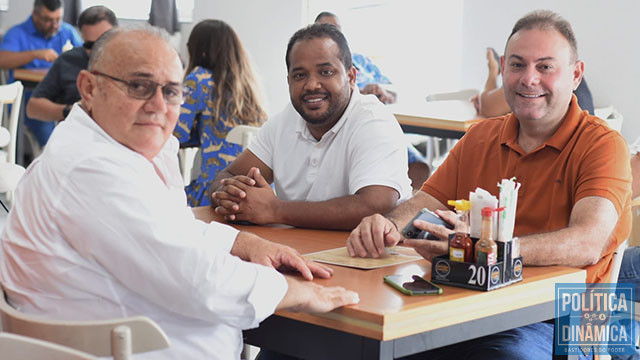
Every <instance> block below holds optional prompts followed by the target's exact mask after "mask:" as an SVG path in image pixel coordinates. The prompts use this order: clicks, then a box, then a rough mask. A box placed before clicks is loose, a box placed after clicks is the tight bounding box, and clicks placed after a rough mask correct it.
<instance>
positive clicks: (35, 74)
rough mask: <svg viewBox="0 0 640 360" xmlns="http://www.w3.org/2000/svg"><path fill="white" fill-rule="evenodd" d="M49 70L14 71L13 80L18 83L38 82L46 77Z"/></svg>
mask: <svg viewBox="0 0 640 360" xmlns="http://www.w3.org/2000/svg"><path fill="white" fill-rule="evenodd" d="M47 71H49V69H15V70H13V78H14V79H16V80H20V81H30V82H36V83H38V82H40V81H42V79H44V77H45V75H47Z"/></svg>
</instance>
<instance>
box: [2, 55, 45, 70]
mask: <svg viewBox="0 0 640 360" xmlns="http://www.w3.org/2000/svg"><path fill="white" fill-rule="evenodd" d="M34 59H36V53H35V51H0V68H3V69H15V68H19V67H21V66H24V65H26V64H28V63H30V62H32V61H33V60H34Z"/></svg>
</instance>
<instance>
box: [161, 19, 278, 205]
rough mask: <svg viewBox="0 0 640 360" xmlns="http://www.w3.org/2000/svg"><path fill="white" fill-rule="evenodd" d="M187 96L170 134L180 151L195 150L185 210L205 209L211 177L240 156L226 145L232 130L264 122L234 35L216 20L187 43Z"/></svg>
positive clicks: (254, 86)
mask: <svg viewBox="0 0 640 360" xmlns="http://www.w3.org/2000/svg"><path fill="white" fill-rule="evenodd" d="M187 50H188V52H189V64H188V66H187V70H186V76H185V81H184V85H185V88H186V91H187V96H186V97H185V102H184V104H183V105H182V109H181V111H180V119H179V121H178V124H177V125H176V128H175V130H174V135H175V136H176V137H177V138H178V140H179V141H180V146H181V147H195V146H198V147H200V148H201V152H202V165H201V167H200V175H199V176H198V177H197V178H196V179H194V180H193V181H191V183H190V184H189V185H187V187H186V188H185V191H186V193H187V200H188V203H189V205H190V206H204V205H209V204H210V199H209V198H208V196H207V189H208V188H209V184H210V182H211V181H212V180H213V178H214V177H215V175H216V173H217V172H218V171H220V170H222V169H224V168H225V167H226V166H227V165H228V164H230V163H231V162H232V161H233V160H234V159H235V158H236V156H237V155H238V154H239V153H240V152H241V151H242V147H241V146H240V145H237V144H231V143H228V142H227V141H226V140H225V138H226V136H227V133H228V132H229V131H230V130H231V129H232V128H233V127H235V126H237V125H252V126H260V125H261V124H262V123H263V122H264V121H265V120H266V117H267V116H266V114H265V112H264V110H263V108H262V104H261V99H260V96H259V93H258V91H257V90H256V89H257V88H258V87H257V82H256V79H255V76H254V74H253V70H252V68H251V64H250V62H249V56H248V54H247V52H246V51H245V49H244V47H243V46H242V44H241V43H240V40H239V39H238V36H237V35H236V33H235V31H233V29H232V28H231V27H230V26H229V25H227V24H226V23H225V22H223V21H220V20H203V21H201V22H199V23H198V24H197V25H196V26H195V27H194V28H193V30H192V31H191V35H189V40H188V42H187Z"/></svg>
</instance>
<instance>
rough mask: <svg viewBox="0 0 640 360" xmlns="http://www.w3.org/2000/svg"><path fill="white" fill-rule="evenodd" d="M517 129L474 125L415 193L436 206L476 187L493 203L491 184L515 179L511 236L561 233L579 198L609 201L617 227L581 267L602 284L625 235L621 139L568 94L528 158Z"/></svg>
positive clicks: (495, 123) (504, 121)
mask: <svg viewBox="0 0 640 360" xmlns="http://www.w3.org/2000/svg"><path fill="white" fill-rule="evenodd" d="M518 129H519V122H518V119H517V118H516V117H515V116H514V115H513V114H509V115H506V116H502V117H498V118H493V119H486V120H483V121H481V122H479V123H477V124H475V125H473V126H472V127H471V128H470V129H469V131H468V132H467V133H466V134H465V136H464V137H462V139H461V140H460V141H459V142H458V144H456V146H455V147H454V148H453V149H452V150H451V153H450V154H449V156H448V157H447V159H446V160H445V162H444V163H443V164H442V165H441V166H440V167H439V168H438V169H437V171H436V172H435V173H434V174H433V176H431V177H430V178H429V179H428V180H427V181H426V182H425V183H424V184H423V185H422V190H423V191H425V192H427V193H428V194H430V195H432V196H434V197H435V198H436V199H438V200H439V201H440V202H441V203H442V204H446V203H447V200H450V199H468V198H469V192H470V191H474V190H475V189H476V188H477V187H481V188H483V189H485V190H487V191H489V192H490V193H491V194H493V195H494V196H496V197H497V196H498V187H497V183H498V182H499V181H500V180H501V179H505V178H512V177H514V176H515V177H516V179H517V181H518V182H520V183H521V184H522V185H521V187H520V190H519V191H518V208H517V209H516V223H515V229H514V235H515V236H525V235H528V234H535V233H543V232H550V231H554V230H559V229H562V228H565V227H567V226H568V224H569V217H570V215H571V209H573V206H574V204H575V203H576V202H577V201H578V200H580V199H582V198H584V197H587V196H601V197H604V198H606V199H609V200H610V201H611V202H612V203H613V205H614V206H615V208H616V211H617V212H618V216H619V218H618V223H617V224H616V226H615V228H614V230H613V233H612V235H611V238H610V239H609V243H608V246H607V250H606V252H605V254H604V256H603V257H602V258H601V259H600V261H599V262H598V263H597V264H595V265H589V266H586V267H585V269H586V270H587V282H603V281H608V278H609V272H610V271H611V265H612V259H613V256H612V255H613V251H614V250H615V248H616V247H617V246H618V245H619V244H620V243H622V242H624V240H625V239H627V238H628V236H629V233H630V231H631V167H630V165H629V150H628V149H627V144H626V142H625V140H624V139H623V138H622V136H621V135H620V133H618V132H617V131H615V130H611V129H610V128H609V127H608V126H607V125H606V124H605V123H604V121H602V120H600V119H598V118H597V117H595V116H591V115H589V114H588V113H587V112H586V111H582V110H581V109H580V107H579V106H578V103H577V100H576V97H575V95H574V96H573V99H572V100H571V103H570V106H569V111H568V112H567V115H566V116H565V119H564V120H563V122H562V124H561V125H560V127H559V128H558V130H557V131H556V133H555V134H553V136H551V138H550V139H549V140H547V141H546V142H545V143H544V144H543V145H542V146H540V147H539V148H537V149H535V150H534V151H531V152H530V153H528V154H525V152H524V151H523V150H522V148H521V147H520V146H519V145H518ZM524 261H525V264H526V262H527V259H526V258H525V259H524Z"/></svg>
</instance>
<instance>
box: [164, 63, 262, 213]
mask: <svg viewBox="0 0 640 360" xmlns="http://www.w3.org/2000/svg"><path fill="white" fill-rule="evenodd" d="M184 86H185V88H187V90H188V91H187V93H188V95H187V97H186V98H185V101H184V104H182V108H181V109H180V119H179V120H178V123H177V124H176V128H175V130H174V131H173V135H174V136H175V137H177V138H178V140H179V141H180V145H181V146H182V147H185V146H198V147H201V148H202V166H201V168H200V175H199V176H198V177H197V178H195V179H194V180H193V181H191V183H190V184H189V185H187V187H186V188H185V191H186V192H187V201H188V203H189V206H205V205H210V204H211V201H210V199H209V197H208V196H207V189H209V186H210V185H211V183H212V182H213V179H214V178H215V176H216V174H217V173H218V172H219V171H220V170H223V169H224V168H226V167H227V165H229V164H231V162H232V161H233V160H235V158H236V156H238V155H239V154H240V152H242V147H241V146H240V145H237V144H232V143H229V142H227V140H225V139H226V137H227V133H228V132H229V131H231V129H232V128H233V127H234V124H236V123H237V124H241V123H242V121H234V120H236V119H234V118H232V117H231V116H230V115H227V113H226V112H225V111H224V109H220V116H219V118H218V119H216V109H215V102H216V98H217V91H216V85H215V82H214V79H213V76H212V74H211V71H209V70H208V69H205V68H203V67H200V66H196V67H194V68H193V70H192V71H191V72H190V73H189V74H188V75H187V76H186V78H185V80H184ZM256 120H258V119H256Z"/></svg>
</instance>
